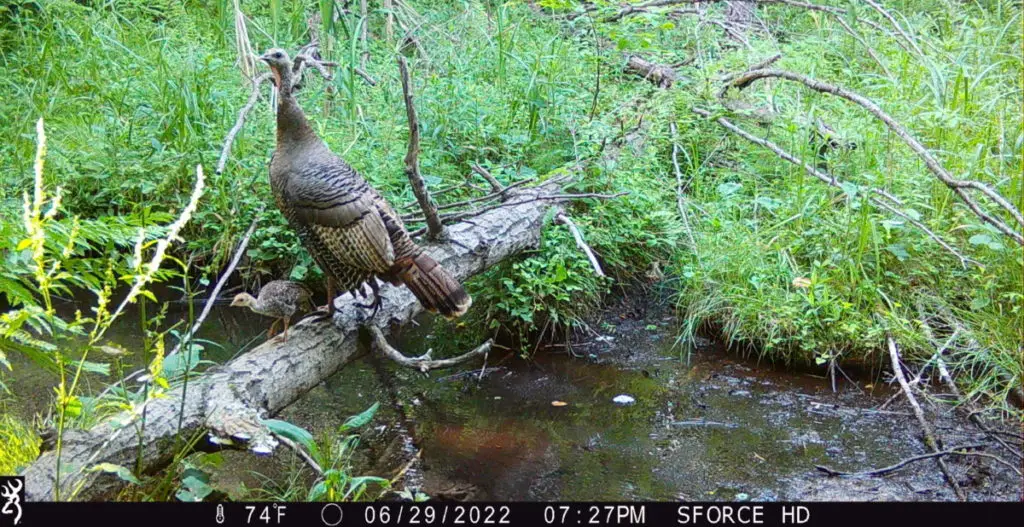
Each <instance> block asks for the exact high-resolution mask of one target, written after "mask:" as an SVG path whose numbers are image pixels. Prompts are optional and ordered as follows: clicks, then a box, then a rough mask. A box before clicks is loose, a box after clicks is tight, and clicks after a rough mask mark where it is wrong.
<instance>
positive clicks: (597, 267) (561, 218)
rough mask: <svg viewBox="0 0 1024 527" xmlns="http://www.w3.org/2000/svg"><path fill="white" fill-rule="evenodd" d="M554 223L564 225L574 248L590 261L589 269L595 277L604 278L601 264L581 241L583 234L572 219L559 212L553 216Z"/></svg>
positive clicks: (585, 243)
mask: <svg viewBox="0 0 1024 527" xmlns="http://www.w3.org/2000/svg"><path fill="white" fill-rule="evenodd" d="M555 223H558V224H561V225H565V226H566V227H567V228H568V229H569V232H571V233H572V237H573V238H574V239H575V240H576V247H578V248H579V250H581V251H583V253H584V254H586V255H587V259H588V260H590V265H591V267H593V268H594V273H595V274H597V276H600V277H602V278H603V277H604V276H605V274H604V270H602V269H601V262H598V261H597V256H596V255H594V251H593V250H592V249H591V248H590V246H589V245H587V242H586V241H584V240H583V234H581V233H580V230H579V228H578V227H576V223H574V222H573V221H572V218H570V217H569V216H567V215H566V214H565V213H564V212H559V213H558V214H556V215H555Z"/></svg>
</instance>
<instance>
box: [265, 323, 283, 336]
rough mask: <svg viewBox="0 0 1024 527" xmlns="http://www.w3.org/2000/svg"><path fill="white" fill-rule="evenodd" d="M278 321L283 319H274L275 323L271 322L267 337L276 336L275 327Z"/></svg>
mask: <svg viewBox="0 0 1024 527" xmlns="http://www.w3.org/2000/svg"><path fill="white" fill-rule="evenodd" d="M278 322H281V321H280V320H279V319H274V323H273V324H271V325H270V329H268V330H267V338H268V339H270V338H273V336H274V328H276V327H277V323H278Z"/></svg>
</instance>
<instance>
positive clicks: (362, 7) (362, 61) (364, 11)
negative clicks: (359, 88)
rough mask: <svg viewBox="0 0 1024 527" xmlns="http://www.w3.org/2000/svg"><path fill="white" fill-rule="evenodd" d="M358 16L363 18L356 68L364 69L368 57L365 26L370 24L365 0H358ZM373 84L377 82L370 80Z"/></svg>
mask: <svg viewBox="0 0 1024 527" xmlns="http://www.w3.org/2000/svg"><path fill="white" fill-rule="evenodd" d="M359 16H360V17H361V18H362V19H363V29H362V31H360V32H359V41H360V43H361V44H362V46H363V54H362V56H361V57H360V58H359V68H358V69H362V70H365V69H366V61H367V59H369V58H370V50H369V49H368V48H367V47H366V34H367V26H369V25H370V19H369V17H367V9H366V0H359ZM360 76H361V77H362V74H360ZM363 78H364V79H366V77H363ZM367 82H369V81H367ZM375 84H377V83H376V82H370V85H371V86H373V85H375Z"/></svg>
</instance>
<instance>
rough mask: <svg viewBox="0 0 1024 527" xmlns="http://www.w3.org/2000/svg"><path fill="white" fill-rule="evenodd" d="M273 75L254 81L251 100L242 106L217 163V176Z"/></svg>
mask: <svg viewBox="0 0 1024 527" xmlns="http://www.w3.org/2000/svg"><path fill="white" fill-rule="evenodd" d="M270 77H271V74H270V73H269V72H267V73H263V74H262V75H260V76H258V77H256V78H255V79H253V81H252V92H250V93H249V100H248V101H247V102H246V103H245V106H242V109H241V110H239V111H238V119H236V120H235V125H234V126H232V127H231V131H230V132H228V135H227V137H225V138H224V146H223V147H221V149H220V159H219V160H218V161H217V175H218V176H219V175H221V174H222V173H224V167H225V166H226V165H227V163H228V154H230V153H231V145H233V144H234V142H235V137H237V136H238V133H239V132H241V131H242V126H244V125H245V118H246V117H247V116H248V115H249V112H251V111H252V109H253V107H254V106H256V101H257V100H258V99H259V98H260V86H261V85H262V84H263V83H264V82H266V81H268V80H270Z"/></svg>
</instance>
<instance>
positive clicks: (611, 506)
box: [0, 501, 1024, 527]
mask: <svg viewBox="0 0 1024 527" xmlns="http://www.w3.org/2000/svg"><path fill="white" fill-rule="evenodd" d="M20 507H21V510H20V511H18V512H21V515H20V517H18V518H17V523H13V522H14V519H15V516H14V515H13V514H8V513H7V512H12V513H13V512H14V511H5V513H4V514H2V515H0V527H3V526H7V525H18V526H19V527H20V526H37V525H38V526H57V525H74V524H79V525H81V524H93V522H97V523H96V524H98V525H103V526H104V527H107V526H116V525H131V526H133V527H157V526H163V525H168V526H170V525H173V526H175V527H202V526H259V527H276V526H304V527H305V526H327V527H337V526H373V527H387V526H392V525H402V526H405V525H415V526H433V525H436V526H448V525H524V526H547V525H556V526H562V525H575V526H588V525H651V526H660V525H687V526H728V525H794V526H800V527H809V526H818V525H820V526H828V527H838V526H844V525H849V526H856V527H868V526H870V527H874V526H878V525H899V526H901V527H909V526H912V525H960V526H965V527H972V526H974V525H989V524H995V522H997V521H1003V522H1013V523H1012V524H1016V522H1017V521H1019V520H1020V518H1024V504H1022V503H922V502H917V503H778V502H770V503H665V502H630V503H599V502H595V503H590V502H553V503H535V502H530V503H461V502H432V501H430V502H421V503H412V502H407V503H406V502H373V503H235V502H232V503H99V502H95V503H24V502H22V503H20Z"/></svg>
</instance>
